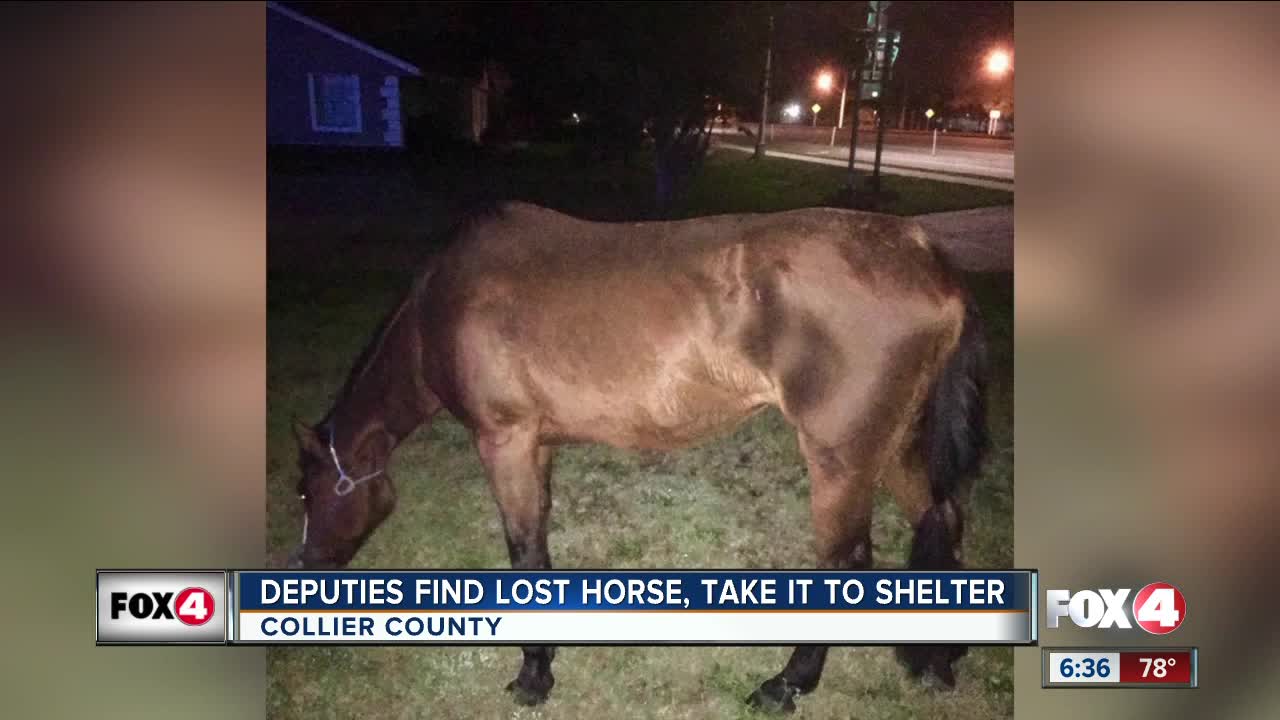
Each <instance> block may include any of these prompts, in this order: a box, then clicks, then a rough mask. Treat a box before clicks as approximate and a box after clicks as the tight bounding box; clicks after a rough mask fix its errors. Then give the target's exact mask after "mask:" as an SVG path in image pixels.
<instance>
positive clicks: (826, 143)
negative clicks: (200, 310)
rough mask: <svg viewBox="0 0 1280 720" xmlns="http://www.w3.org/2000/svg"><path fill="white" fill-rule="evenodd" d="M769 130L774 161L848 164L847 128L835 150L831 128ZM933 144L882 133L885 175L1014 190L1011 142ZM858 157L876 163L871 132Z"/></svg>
mask: <svg viewBox="0 0 1280 720" xmlns="http://www.w3.org/2000/svg"><path fill="white" fill-rule="evenodd" d="M772 127H773V129H772V133H771V138H770V142H769V144H768V150H769V154H770V155H772V156H776V157H783V158H789V159H794V160H804V161H808V162H818V163H821V164H824V165H836V166H845V165H847V163H848V162H849V147H848V142H849V133H848V130H847V129H846V130H844V131H840V132H838V133H837V139H836V145H835V146H834V147H833V146H831V145H830V141H831V128H830V127H825V128H823V127H819V128H812V127H799V126H795V125H776V126H772ZM716 137H717V139H718V141H719V143H720V144H721V146H723V147H727V148H729V149H734V150H746V149H751V148H754V146H755V141H754V139H753V138H750V137H748V136H746V135H745V134H743V133H741V132H737V131H733V132H730V131H728V129H725V130H724V131H721V130H719V129H717V131H716ZM932 143H933V137H932V135H931V134H930V133H926V132H902V131H888V132H886V133H885V139H884V150H883V152H882V153H881V168H882V170H883V172H885V173H886V174H891V175H908V176H912V177H926V178H932V179H937V180H945V181H947V182H956V183H962V184H969V185H979V186H982V187H992V188H996V189H1000V190H1013V186H1014V162H1013V141H1012V140H1010V139H1007V138H988V137H984V136H974V135H952V134H950V133H948V134H942V133H939V136H938V147H937V151H936V152H934V151H933V150H932ZM857 152H858V155H857V165H858V168H859V169H864V168H865V169H870V167H871V163H872V161H873V159H874V158H875V133H874V132H872V131H870V130H863V131H859V133H858V151H857Z"/></svg>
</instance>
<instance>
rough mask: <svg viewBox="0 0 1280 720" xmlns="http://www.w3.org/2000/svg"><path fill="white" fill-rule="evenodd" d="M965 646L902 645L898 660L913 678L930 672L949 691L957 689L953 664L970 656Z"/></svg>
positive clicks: (899, 649)
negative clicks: (967, 655)
mask: <svg viewBox="0 0 1280 720" xmlns="http://www.w3.org/2000/svg"><path fill="white" fill-rule="evenodd" d="M968 652H969V648H968V647H966V646H964V645H902V646H900V647H899V648H898V653H897V654H898V660H900V661H901V662H902V664H903V665H904V666H905V667H906V669H907V672H908V673H909V674H910V675H911V677H914V678H918V677H920V676H922V675H924V673H925V671H928V672H929V673H930V674H932V675H933V676H934V677H936V678H937V679H938V680H939V681H940V682H941V683H942V684H943V685H944V686H945V687H946V688H947V689H952V688H955V686H956V675H955V671H954V670H953V669H952V667H951V664H952V663H954V662H955V661H956V660H959V659H960V658H962V657H964V656H965V655H966V654H968Z"/></svg>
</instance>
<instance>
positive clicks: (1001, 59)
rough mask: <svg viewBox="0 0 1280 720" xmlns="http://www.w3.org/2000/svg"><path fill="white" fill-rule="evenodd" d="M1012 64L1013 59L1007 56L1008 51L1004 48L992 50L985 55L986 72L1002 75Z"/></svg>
mask: <svg viewBox="0 0 1280 720" xmlns="http://www.w3.org/2000/svg"><path fill="white" fill-rule="evenodd" d="M1012 66H1013V60H1012V59H1011V58H1010V57H1009V53H1007V52H1005V51H1004V50H992V51H991V54H990V55H988V56H987V72H989V73H991V74H992V75H1003V74H1005V73H1006V72H1009V68H1010V67H1012Z"/></svg>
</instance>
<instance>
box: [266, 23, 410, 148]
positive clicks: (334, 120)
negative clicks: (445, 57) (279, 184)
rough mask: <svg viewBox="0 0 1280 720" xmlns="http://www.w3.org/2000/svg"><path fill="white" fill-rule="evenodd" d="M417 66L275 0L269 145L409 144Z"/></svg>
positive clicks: (270, 32) (269, 32)
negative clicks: (407, 91)
mask: <svg viewBox="0 0 1280 720" xmlns="http://www.w3.org/2000/svg"><path fill="white" fill-rule="evenodd" d="M420 77H422V72H421V71H420V70H419V69H418V68H417V67H414V66H413V65H411V64H409V63H407V62H405V61H404V60H401V59H400V58H397V57H394V56H392V55H390V54H388V53H386V52H383V51H382V50H379V49H377V48H375V47H372V46H370V45H367V44H365V43H363V42H361V41H359V40H357V39H355V38H353V37H351V36H350V35H347V34H345V33H342V32H339V31H338V30H335V29H333V28H331V27H329V26H328V25H325V24H324V23H321V22H319V21H317V20H313V19H312V18H309V17H307V16H306V15H303V14H301V13H299V12H297V11H294V10H291V9H289V8H287V7H285V6H283V5H281V4H280V3H277V2H268V3H267V144H268V145H324V146H331V147H332V146H342V147H385V148H402V147H404V145H405V138H404V117H403V113H402V111H401V107H400V87H401V83H402V82H403V81H405V80H407V79H414V78H420Z"/></svg>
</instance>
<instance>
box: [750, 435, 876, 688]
mask: <svg viewBox="0 0 1280 720" xmlns="http://www.w3.org/2000/svg"><path fill="white" fill-rule="evenodd" d="M800 449H801V451H802V452H803V453H804V457H805V461H806V463H807V464H808V467H809V479H810V486H811V489H810V507H811V509H812V513H813V525H814V533H815V536H816V545H817V550H818V567H819V568H821V569H823V570H865V569H867V568H869V567H871V510H872V502H873V499H874V493H873V487H874V484H875V479H876V477H875V476H876V468H875V467H874V466H875V463H865V464H862V465H861V467H860V466H859V465H860V463H859V462H858V460H860V458H858V457H857V455H858V452H857V444H856V443H850V444H848V445H845V446H843V447H841V448H825V447H821V446H820V445H819V444H818V443H817V442H815V441H813V440H811V439H807V438H806V437H805V436H804V434H803V433H802V434H801V435H800ZM861 459H862V460H864V462H865V458H861ZM826 660H827V646H826V645H801V646H799V647H797V648H796V649H795V651H793V652H792V653H791V659H790V660H788V661H787V666H786V667H785V668H783V670H782V672H780V673H778V674H777V675H775V676H774V677H772V678H770V679H769V680H767V681H765V682H764V684H762V685H761V686H760V688H759V689H758V690H756V691H755V692H754V693H753V694H752V695H751V697H750V698H748V702H749V703H750V704H752V705H755V706H756V707H759V708H762V709H767V710H773V711H778V710H781V711H783V712H792V711H794V710H795V708H796V706H795V697H796V696H797V695H803V694H805V693H807V692H810V691H812V690H813V689H814V688H816V687H817V686H818V680H819V679H821V677H822V669H823V666H824V665H825V664H826Z"/></svg>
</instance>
